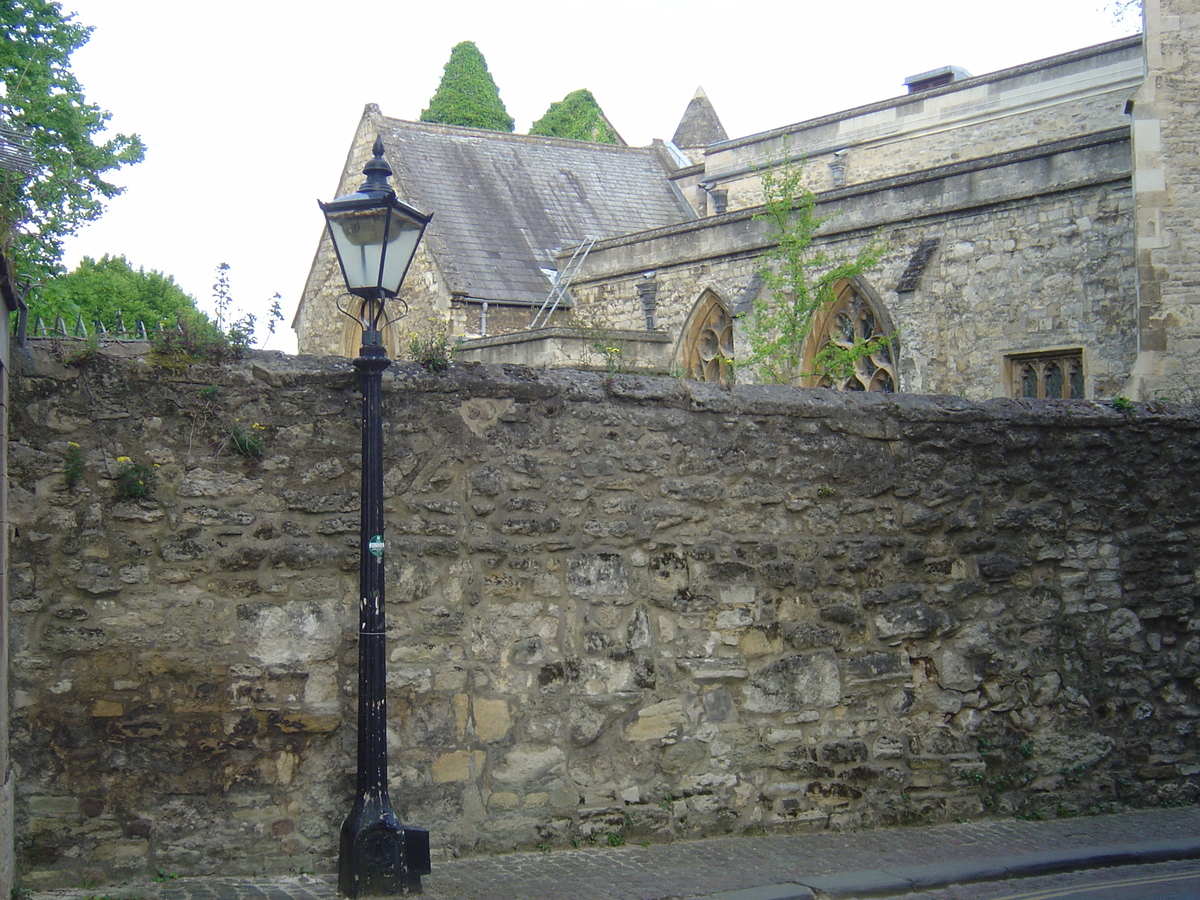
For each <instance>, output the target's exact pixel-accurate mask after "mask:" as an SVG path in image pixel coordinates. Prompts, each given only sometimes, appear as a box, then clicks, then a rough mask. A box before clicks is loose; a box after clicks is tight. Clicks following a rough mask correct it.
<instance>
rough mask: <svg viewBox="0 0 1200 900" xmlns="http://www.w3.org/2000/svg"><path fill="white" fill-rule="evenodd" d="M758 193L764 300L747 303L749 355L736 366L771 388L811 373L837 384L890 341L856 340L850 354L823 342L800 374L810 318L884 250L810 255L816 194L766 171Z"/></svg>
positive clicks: (791, 170) (785, 173)
mask: <svg viewBox="0 0 1200 900" xmlns="http://www.w3.org/2000/svg"><path fill="white" fill-rule="evenodd" d="M762 188H763V197H764V200H765V203H764V208H763V211H762V212H761V213H759V214H758V215H756V216H755V217H754V218H756V219H759V220H761V221H765V222H768V223H769V224H770V226H771V230H770V232H769V233H768V236H769V237H770V239H771V240H772V242H773V244H774V246H773V247H772V249H771V250H768V251H767V252H766V253H765V254H764V259H765V261H766V262H765V265H764V266H763V267H762V269H761V270H760V272H759V274H760V276H761V277H762V280H763V285H764V287H765V288H766V291H765V293H766V296H763V295H762V294H760V295H759V297H758V298H757V299H756V300H755V301H754V310H753V314H752V315H751V317H750V318H749V320H748V321H747V322H746V323H745V324H744V326H743V333H744V334H745V336H746V338H747V340H748V341H749V344H750V353H749V355H748V356H747V357H746V359H744V360H741V361H740V365H742V366H744V367H748V368H750V369H752V370H755V371H756V372H757V373H758V374H759V376H760V377H761V378H763V380H765V381H771V382H776V383H787V382H791V381H792V380H794V379H796V378H798V377H805V376H808V375H817V374H820V375H829V376H830V377H831V378H832V379H833V380H834V381H835V382H836V381H841V380H843V379H844V378H846V377H848V376H849V374H850V373H851V372H852V371H853V369H854V364H855V363H856V362H857V361H858V360H859V359H861V358H862V357H864V356H867V355H869V354H871V353H874V352H877V351H878V350H879V349H880V348H881V347H884V346H886V345H887V344H889V343H891V342H892V341H893V340H894V339H895V337H896V335H894V334H893V335H884V336H875V337H871V338H868V339H865V340H856V341H855V342H854V344H853V345H852V346H850V347H840V346H838V345H837V344H835V343H832V342H830V343H828V344H826V345H825V347H823V348H822V349H821V350H820V351H819V352H818V353H817V355H816V359H814V360H813V364H814V370H813V371H811V372H805V371H803V363H804V345H805V342H806V341H807V340H808V336H809V334H810V333H811V332H812V328H813V325H814V319H815V316H816V314H817V312H818V311H820V310H822V309H828V308H829V307H831V306H832V305H833V304H834V303H835V302H836V301H837V295H836V293H835V291H836V289H837V286H838V284H839V283H840V282H842V281H848V280H850V279H853V278H857V277H858V276H860V275H862V274H863V273H864V272H866V271H868V270H869V269H871V268H872V267H874V266H875V265H876V264H877V263H878V262H879V260H880V258H881V257H882V255H883V249H884V248H883V246H882V245H881V244H879V243H878V242H872V243H870V244H869V245H868V246H866V247H865V248H864V249H862V250H860V251H859V252H858V254H857V255H856V256H854V257H853V258H837V257H834V256H831V255H830V254H828V253H826V252H825V251H823V250H814V249H813V243H814V240H815V237H816V233H817V231H818V230H819V229H820V227H821V226H822V225H823V224H825V222H827V221H829V219H828V217H821V216H818V215H817V212H816V210H817V198H816V195H815V194H813V192H812V191H810V190H808V188H806V187H805V186H804V180H803V169H802V168H801V167H799V166H791V165H781V166H769V167H768V168H766V169H764V170H763V172H762Z"/></svg>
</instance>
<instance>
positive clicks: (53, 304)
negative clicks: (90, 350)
mask: <svg viewBox="0 0 1200 900" xmlns="http://www.w3.org/2000/svg"><path fill="white" fill-rule="evenodd" d="M118 311H119V312H120V313H121V319H122V321H123V322H124V324H125V327H126V328H127V329H130V330H132V329H133V328H135V327H136V323H137V320H139V319H140V320H142V321H143V322H145V323H146V328H147V329H154V328H156V327H157V326H158V325H159V324H160V323H161V324H162V325H164V326H174V325H177V324H183V325H184V326H185V327H190V328H204V327H209V328H211V327H212V325H211V323H210V322H209V319H208V317H207V316H206V315H205V314H204V313H202V312H200V310H198V309H197V308H196V300H195V298H194V297H192V295H191V294H188V293H186V292H185V291H184V290H183V288H181V287H180V286H179V285H177V284H176V283H175V279H174V278H172V277H171V276H170V275H164V274H162V273H161V272H156V271H154V270H153V269H152V270H151V271H149V272H147V271H146V270H145V269H143V268H138V269H134V268H133V266H131V265H130V264H129V261H128V260H127V259H126V258H125V257H124V256H103V257H101V258H100V260H99V261H97V260H94V259H92V258H91V257H88V256H85V257H84V258H83V260H82V261H81V262H80V263H79V265H78V266H76V267H75V269H74V270H73V271H72V272H70V273H68V274H66V275H59V276H57V277H55V278H52V279H50V280H49V281H48V282H46V284H45V286H44V287H43V288H42V290H41V292H40V295H35V296H34V297H33V299H32V300H31V301H30V304H29V314H30V319H31V320H32V319H33V317H34V316H40V317H41V319H42V322H43V323H44V324H45V325H46V326H47V327H52V326H53V324H54V320H55V317H57V316H62V319H63V322H64V323H65V324H66V326H67V328H68V329H70V328H72V327H73V326H74V324H75V320H76V318H77V317H80V316H82V317H83V321H84V323H85V324H86V325H87V327H88V330H89V331H91V330H92V329H93V328H94V327H95V323H96V322H97V321H100V322H103V323H104V327H105V328H107V329H110V330H111V329H112V328H113V327H114V326H115V325H116V319H117V313H118Z"/></svg>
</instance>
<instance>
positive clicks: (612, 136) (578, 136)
mask: <svg viewBox="0 0 1200 900" xmlns="http://www.w3.org/2000/svg"><path fill="white" fill-rule="evenodd" d="M529 133H530V134H537V135H542V136H543V137H559V138H569V139H571V140H575V141H593V142H595V143H598V144H615V143H617V133H616V132H615V131H614V130H613V127H612V126H611V125H609V124H608V120H607V119H606V118H605V117H604V111H603V110H602V109H600V104H599V103H597V102H596V98H595V97H594V96H593V95H592V92H591V91H589V90H587V89H586V88H581V89H580V90H578V91H572V92H571V93H569V94H567V96H565V97H563V98H562V100H559V101H558V102H557V103H551V104H550V108H549V109H548V110H546V114H545V115H543V116H542V117H541V118H540V119H538V120H537V121H536V122H534V123H533V126H532V127H531V128H530V129H529Z"/></svg>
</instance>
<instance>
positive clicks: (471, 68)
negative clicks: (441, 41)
mask: <svg viewBox="0 0 1200 900" xmlns="http://www.w3.org/2000/svg"><path fill="white" fill-rule="evenodd" d="M421 121H422V122H435V123H440V124H442V125H464V126H466V127H468V128H486V129H488V130H489V131H508V132H511V131H512V130H513V128H514V127H515V123H514V121H513V117H512V116H510V115H509V114H508V110H507V109H505V108H504V101H503V100H501V99H500V89H499V88H498V87H496V82H495V81H494V80H493V79H492V75H491V73H490V72H489V71H488V67H487V60H485V59H484V58H483V54H482V53H481V52H479V48H478V47H476V46H475V42H474V41H462V42H460V43H458V44H455V45H454V48H453V49H452V50H451V51H450V59H449V60H448V61H447V62H446V67H445V69H444V70H443V72H442V80H441V83H440V84H438V88H437V90H436V91H435V92H434V94H433V97H431V98H430V100H429V106H428V108H426V109H425V110H424V111H423V112H422V113H421Z"/></svg>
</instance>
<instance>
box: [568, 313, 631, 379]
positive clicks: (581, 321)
mask: <svg viewBox="0 0 1200 900" xmlns="http://www.w3.org/2000/svg"><path fill="white" fill-rule="evenodd" d="M569 326H570V328H571V330H572V331H574V332H575V333H576V334H577V335H579V337H580V338H582V339H583V342H584V343H583V355H582V359H581V362H582V363H583V365H584V366H591V365H593V362H592V360H593V359H595V358H597V357H599V359H600V360H601V361H602V362H603V364H604V371H605V372H607V373H608V374H609V375H616V374H619V373H621V372H624V371H626V370H627V369H628V365H627V364H626V360H625V344H624V342H623V341H621V340H619V339H618V338H617V337H616V334H615V333H614V332H613V330H612V329H611V328H607V327H606V326H605V325H604V323H603V322H601V321H600V320H599V319H598V318H597V317H596V316H595V314H594V313H590V314H581V313H579V312H574V313H572V314H571V318H570V320H569Z"/></svg>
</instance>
